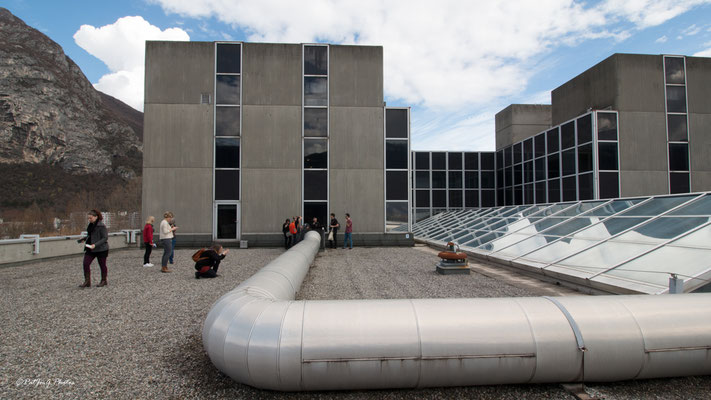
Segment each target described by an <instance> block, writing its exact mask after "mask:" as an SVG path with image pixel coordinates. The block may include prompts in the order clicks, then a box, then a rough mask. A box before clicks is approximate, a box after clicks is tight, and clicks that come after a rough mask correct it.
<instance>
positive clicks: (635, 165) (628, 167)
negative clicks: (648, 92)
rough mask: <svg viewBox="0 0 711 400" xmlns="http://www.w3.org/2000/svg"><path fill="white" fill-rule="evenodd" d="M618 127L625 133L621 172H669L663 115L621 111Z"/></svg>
mask: <svg viewBox="0 0 711 400" xmlns="http://www.w3.org/2000/svg"><path fill="white" fill-rule="evenodd" d="M618 124H619V131H620V132H622V134H621V135H619V151H620V168H621V169H622V170H625V171H667V170H668V165H667V134H666V125H665V115H664V113H655V112H649V113H646V112H620V113H619V122H618ZM664 185H666V178H664ZM623 188H624V186H623ZM650 194H651V193H650ZM655 194H656V192H655Z"/></svg>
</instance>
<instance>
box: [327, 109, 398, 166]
mask: <svg viewBox="0 0 711 400" xmlns="http://www.w3.org/2000/svg"><path fill="white" fill-rule="evenodd" d="M383 113H384V111H383V108H382V107H380V108H378V107H367V108H366V107H331V108H330V118H331V143H330V145H331V154H329V162H330V167H331V169H343V168H347V169H353V168H355V169H361V168H366V169H372V168H381V169H382V168H384V167H385V165H384V161H383V157H384V146H385V145H384V144H383V137H384V127H383V121H384V120H383V118H384V115H383Z"/></svg>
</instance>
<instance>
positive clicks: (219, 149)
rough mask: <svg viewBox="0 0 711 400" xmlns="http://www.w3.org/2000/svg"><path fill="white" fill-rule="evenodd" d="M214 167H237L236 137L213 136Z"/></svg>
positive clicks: (237, 150) (237, 143)
mask: <svg viewBox="0 0 711 400" xmlns="http://www.w3.org/2000/svg"><path fill="white" fill-rule="evenodd" d="M215 168H239V139H238V138H222V137H218V138H215Z"/></svg>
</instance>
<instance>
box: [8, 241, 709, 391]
mask: <svg viewBox="0 0 711 400" xmlns="http://www.w3.org/2000/svg"><path fill="white" fill-rule="evenodd" d="M192 252H193V251H192V250H181V249H179V250H177V251H176V264H175V265H174V266H173V269H174V272H173V273H172V274H162V273H160V268H159V267H153V268H143V267H142V266H141V265H142V251H140V250H122V251H115V252H113V253H111V254H110V255H109V260H108V268H109V277H108V281H109V286H107V287H103V288H97V287H91V288H90V289H80V288H79V287H78V285H79V284H80V283H81V282H82V281H83V275H82V272H81V270H82V267H81V257H80V256H77V257H71V258H65V259H59V260H51V261H42V262H36V263H32V264H25V265H19V266H11V267H5V268H0V299H1V300H2V301H1V302H0V332H1V333H2V336H1V338H2V340H0V398H1V399H5V398H10V399H14V398H56V399H65V398H66V399H74V398H111V399H136V398H180V399H182V398H200V399H226V398H250V399H254V398H258V399H259V398H263V399H272V398H287V399H307V398H309V399H312V398H317V399H327V398H334V397H337V398H344V399H361V398H362V399H409V398H412V399H415V398H417V399H419V398H431V399H444V398H481V399H521V398H526V399H571V398H573V397H572V396H571V395H570V394H568V393H567V392H566V391H565V390H564V389H562V387H561V386H560V385H555V384H549V385H500V386H478V387H466V388H435V389H423V390H379V391H354V392H310V393H280V392H271V391H263V390H258V389H254V388H251V387H249V386H245V385H240V384H237V383H235V382H234V381H232V380H231V379H230V378H229V377H227V376H225V375H223V374H221V373H220V372H219V371H218V370H217V369H216V368H215V367H214V366H213V365H212V363H211V362H210V360H209V359H208V357H207V355H206V354H205V352H204V350H203V347H202V339H201V329H202V323H203V321H204V319H205V316H206V315H207V312H208V311H209V310H210V307H211V306H212V304H213V303H214V301H215V300H217V299H218V298H219V297H220V296H221V295H222V294H224V293H226V292H228V291H229V290H231V289H233V288H234V287H235V286H237V285H238V284H239V283H240V282H242V281H243V280H244V279H246V278H248V277H249V276H251V275H252V274H254V273H255V272H256V271H257V270H259V269H260V268H261V267H263V266H264V265H266V264H267V263H268V262H269V261H271V260H272V259H274V258H276V257H277V256H278V255H280V254H281V253H282V252H283V250H281V249H242V250H234V251H233V252H231V253H230V254H229V255H228V256H227V258H226V259H225V261H224V262H223V266H222V267H221V268H220V275H221V276H220V277H218V278H216V279H200V280H195V279H194V275H193V272H194V269H193V267H192V261H191V260H190V256H191V255H192ZM160 254H161V252H160V251H157V252H155V253H154V255H153V257H152V259H153V261H154V262H157V261H159V259H160ZM436 261H437V257H436V256H435V255H433V254H431V253H428V252H424V251H421V250H418V249H412V248H357V247H356V248H354V249H353V250H341V249H338V250H334V251H328V252H326V253H321V254H320V255H319V256H318V257H317V258H316V262H315V263H314V266H312V269H311V271H310V273H309V275H308V276H307V278H306V281H305V282H304V285H303V287H302V290H301V292H300V293H299V294H298V298H299V299H362V298H428V297H440V298H443V297H500V296H536V295H539V293H536V291H535V290H531V289H530V288H527V287H515V286H511V285H509V284H507V283H505V282H502V281H498V280H496V279H493V278H489V277H486V276H483V275H480V274H477V273H472V274H471V275H449V276H440V275H437V274H436V273H435V272H434V264H435V263H436ZM92 273H93V276H92V277H93V284H94V285H96V284H98V281H99V271H98V266H97V265H96V263H94V265H92ZM587 390H588V393H590V394H593V395H597V396H600V397H604V398H607V399H640V398H655V399H682V398H683V399H689V398H708V397H709V396H710V394H711V378H710V377H708V376H705V377H688V378H678V379H657V380H648V381H633V382H622V383H615V384H592V385H588V386H587Z"/></svg>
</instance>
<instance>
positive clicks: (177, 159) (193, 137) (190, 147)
mask: <svg viewBox="0 0 711 400" xmlns="http://www.w3.org/2000/svg"><path fill="white" fill-rule="evenodd" d="M212 120H213V107H212V106H210V105H200V104H196V105H184V104H146V108H145V118H144V130H145V132H146V133H147V134H146V135H145V137H144V142H143V166H144V168H155V167H163V168H186V167H194V168H211V167H212V153H213V147H214V141H213V136H212Z"/></svg>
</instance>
